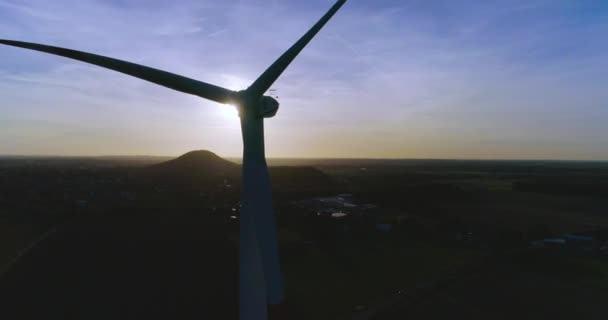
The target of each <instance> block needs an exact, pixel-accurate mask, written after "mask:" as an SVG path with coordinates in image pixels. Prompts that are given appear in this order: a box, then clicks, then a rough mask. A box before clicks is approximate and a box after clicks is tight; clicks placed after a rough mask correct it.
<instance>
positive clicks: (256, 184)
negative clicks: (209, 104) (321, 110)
mask: <svg viewBox="0 0 608 320" xmlns="http://www.w3.org/2000/svg"><path fill="white" fill-rule="evenodd" d="M345 2H346V0H339V1H337V2H336V4H334V5H333V7H332V8H331V9H330V10H329V11H328V12H327V13H326V14H325V15H324V16H323V17H322V18H321V20H319V21H318V22H317V23H316V24H315V25H314V26H313V27H312V28H311V29H310V30H309V31H308V32H307V33H306V34H305V35H304V36H303V37H302V38H300V40H298V42H296V43H295V44H294V45H293V46H292V47H291V48H289V50H287V51H286V52H285V53H284V54H283V55H282V56H281V57H279V59H277V61H275V62H274V63H273V64H272V65H271V66H270V67H269V68H268V69H267V70H266V71H264V73H263V74H262V75H261V76H260V77H259V78H258V79H257V80H256V81H255V82H254V83H253V84H251V86H250V87H249V88H247V89H246V90H243V91H238V92H235V91H232V90H228V89H226V88H222V87H219V86H215V85H212V84H208V83H204V82H201V81H197V80H193V79H190V78H186V77H182V76H180V75H176V74H173V73H169V72H165V71H161V70H157V69H153V68H149V67H145V66H142V65H138V64H134V63H130V62H126V61H121V60H117V59H113V58H109V57H104V56H100V55H96V54H91V53H86V52H81V51H75V50H70V49H65V48H59V47H53V46H47V45H42V44H36V43H28V42H21V41H12V40H2V39H0V44H5V45H9V46H15V47H20V48H25V49H31V50H36V51H41V52H46V53H50V54H54V55H58V56H63V57H66V58H70V59H75V60H79V61H82V62H86V63H90V64H94V65H97V66H100V67H103V68H107V69H111V70H114V71H118V72H121V73H124V74H127V75H130V76H133V77H136V78H139V79H143V80H146V81H149V82H153V83H155V84H158V85H161V86H164V87H167V88H170V89H173V90H177V91H181V92H184V93H188V94H193V95H196V96H199V97H202V98H205V99H209V100H213V101H216V102H219V103H223V104H234V105H235V106H237V108H238V109H239V116H240V119H241V130H242V135H243V188H242V194H241V204H242V206H241V222H240V240H239V241H240V243H239V247H240V249H239V260H240V262H239V263H240V267H239V289H240V290H239V317H240V319H243V320H245V319H247V320H249V319H255V320H258V319H267V317H268V310H267V308H268V304H271V305H277V304H280V303H281V302H282V301H283V299H284V297H283V285H282V281H281V272H280V265H279V254H278V245H277V232H276V226H275V221H274V215H273V212H272V194H271V185H270V178H269V176H268V167H267V165H266V157H265V153H264V118H271V117H273V116H274V115H275V114H276V113H277V111H278V109H279V103H278V101H276V100H275V99H274V98H272V97H270V96H265V95H264V94H265V93H266V91H268V89H269V88H270V86H272V84H273V83H274V82H275V81H276V80H277V79H278V78H279V76H280V75H281V74H282V73H283V71H285V69H286V68H287V67H288V66H289V64H290V63H291V62H292V61H293V60H294V59H295V57H296V56H297V55H298V54H299V53H300V52H301V51H302V49H304V47H305V46H306V45H307V44H308V43H309V42H310V41H311V40H312V39H313V37H314V36H315V35H316V34H317V33H318V32H319V30H321V28H323V26H324V25H325V24H326V23H327V22H328V21H329V20H330V19H331V18H332V17H333V15H334V14H335V13H336V12H337V11H338V10H339V9H340V8H341V7H342V5H344V3H345Z"/></svg>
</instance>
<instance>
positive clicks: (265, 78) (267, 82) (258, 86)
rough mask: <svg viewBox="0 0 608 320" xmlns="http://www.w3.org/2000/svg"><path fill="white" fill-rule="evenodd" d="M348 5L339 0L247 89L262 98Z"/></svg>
mask: <svg viewBox="0 0 608 320" xmlns="http://www.w3.org/2000/svg"><path fill="white" fill-rule="evenodd" d="M344 3H346V0H339V1H338V2H336V4H334V5H333V7H331V9H329V11H328V12H327V13H326V14H325V15H324V16H323V17H322V18H321V20H319V21H318V22H317V23H316V24H315V25H314V26H313V27H312V28H311V29H310V30H309V31H308V32H307V33H306V34H305V35H304V36H302V38H300V40H298V42H296V43H295V44H294V45H293V46H292V47H291V48H289V50H287V51H286V52H285V53H284V54H283V55H282V56H281V57H279V59H277V61H275V62H274V63H273V64H272V65H271V66H270V67H269V68H268V69H266V71H264V73H263V74H262V75H261V76H260V77H259V78H258V79H257V80H255V82H254V83H253V84H252V85H251V86H250V87H249V88H248V89H247V91H248V92H250V93H251V94H253V95H257V96H262V95H263V94H264V93H265V92H266V91H268V89H270V86H272V84H273V83H274V82H275V81H276V80H277V79H278V78H279V76H281V74H282V73H283V71H285V69H287V67H288V66H289V64H291V62H292V61H293V60H294V59H295V58H296V57H297V56H298V54H300V52H301V51H302V49H304V47H306V45H307V44H308V43H309V42H310V41H311V40H312V39H313V38H314V37H315V35H317V33H318V32H319V31H320V30H321V29H322V28H323V26H325V24H326V23H327V22H328V21H329V19H331V18H332V17H333V16H334V14H336V12H338V10H339V9H340V8H341V7H342V5H344Z"/></svg>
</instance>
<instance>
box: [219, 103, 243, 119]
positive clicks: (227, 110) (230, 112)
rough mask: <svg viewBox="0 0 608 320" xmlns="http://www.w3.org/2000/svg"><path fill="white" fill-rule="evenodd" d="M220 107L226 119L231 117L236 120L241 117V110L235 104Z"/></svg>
mask: <svg viewBox="0 0 608 320" xmlns="http://www.w3.org/2000/svg"><path fill="white" fill-rule="evenodd" d="M219 107H220V113H221V114H222V117H224V118H226V119H231V120H235V119H238V118H239V111H238V109H237V108H236V107H235V106H233V105H224V106H219Z"/></svg>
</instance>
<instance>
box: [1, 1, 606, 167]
mask: <svg viewBox="0 0 608 320" xmlns="http://www.w3.org/2000/svg"><path fill="white" fill-rule="evenodd" d="M333 2H334V1H333V0H310V1H306V2H305V3H303V2H302V1H285V0H284V1H281V0H274V1H261V0H254V1H237V0H230V1H207V0H202V1H199V0H196V1H195V0H187V1H174V2H162V1H157V0H155V1H146V2H143V1H126V0H112V1H69V0H60V1H59V0H58V1H44V0H24V1H13V0H0V38H5V39H16V40H22V41H30V42H38V43H44V44H49V45H57V46H63V47H68V48H72V49H76V50H82V51H87V52H93V53H97V54H102V55H107V56H111V57H115V58H118V59H123V60H127V61H131V62H135V63H140V64H143V65H147V66H151V67H155V68H159V69H162V70H166V71H169V72H174V73H178V74H182V75H184V76H188V77H192V78H194V79H198V80H201V81H205V82H209V83H213V84H217V85H222V86H226V87H228V88H230V89H235V90H240V89H245V88H246V87H247V86H248V85H249V84H250V83H251V82H252V81H253V80H254V79H255V78H256V77H257V76H258V75H259V74H260V73H261V72H262V71H263V70H264V69H265V68H266V67H267V66H268V65H270V64H271V63H272V62H273V61H274V60H275V59H276V58H277V57H278V56H279V55H280V54H281V53H283V51H284V50H285V49H287V48H288V47H289V46H290V45H291V44H292V43H293V42H294V41H296V40H297V39H298V38H299V37H300V36H301V35H302V34H303V33H304V32H305V31H306V30H307V29H308V28H309V27H310V26H311V25H312V24H313V23H314V22H316V21H317V20H318V18H319V17H320V16H321V15H322V14H323V13H324V12H325V10H327V9H328V8H329V6H330V5H331V4H332V3H333ZM607 18H608V2H602V1H585V2H582V1H566V0H556V1H550V0H538V1H507V0H505V1H486V2H483V3H479V2H476V1H462V2H459V3H456V2H453V1H401V0H381V1H373V2H372V1H361V0H349V1H348V3H347V4H346V5H345V7H344V8H343V10H342V11H341V13H340V15H338V16H336V17H335V18H334V19H333V20H332V21H330V22H329V24H328V25H327V27H326V28H325V29H324V30H323V31H321V33H320V34H319V36H318V37H317V38H316V39H314V40H313V42H312V43H311V44H310V46H309V47H307V48H306V49H305V50H304V51H303V52H302V54H301V56H300V57H298V59H296V61H295V62H294V63H293V64H292V66H291V67H290V68H289V69H288V70H287V71H286V72H285V74H284V75H283V76H282V77H281V78H280V79H279V80H278V82H277V83H276V84H275V86H274V88H276V89H277V90H278V93H277V94H278V95H279V96H280V99H279V101H280V102H281V109H280V110H279V113H278V115H277V117H275V118H273V119H270V120H269V121H266V127H267V136H266V139H267V143H266V145H267V154H268V156H269V157H270V158H281V157H289V158H455V159H569V160H606V159H608V126H606V125H605V124H606V123H608V108H606V107H607V106H606V103H607V102H608V91H607V90H606V89H605V84H606V83H608V59H607V58H608V42H606V41H605V38H606V34H608V19H607ZM0 96H1V97H2V99H1V102H0V155H23V154H25V155H85V156H86V155H95V156H99V155H161V156H176V155H180V154H182V153H184V152H187V151H189V150H198V149H207V150H211V151H213V152H216V153H218V154H219V155H222V156H224V157H240V154H241V133H240V129H239V122H238V118H237V116H236V114H235V113H234V112H233V111H232V110H231V109H230V108H231V107H229V106H224V105H219V104H216V103H213V102H209V101H206V100H203V99H200V98H197V97H194V96H188V95H184V94H182V93H179V92H174V91H171V90H168V89H166V88H162V87H159V86H156V85H153V84H150V83H147V82H144V81H141V80H138V79H132V78H130V77H128V76H125V75H122V74H119V73H116V72H112V71H107V70H103V69H100V68H97V67H95V66H91V65H87V64H83V63H79V62H75V61H70V60H68V59H63V58H59V57H55V56H50V55H46V54H42V53H38V52H31V51H27V50H22V49H16V48H10V47H5V46H1V47H0Z"/></svg>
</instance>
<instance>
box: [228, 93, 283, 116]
mask: <svg viewBox="0 0 608 320" xmlns="http://www.w3.org/2000/svg"><path fill="white" fill-rule="evenodd" d="M237 97H238V98H237V100H236V101H235V104H236V105H237V108H238V109H239V115H241V116H242V115H243V114H245V113H249V112H252V113H253V114H255V115H256V116H257V117H260V118H272V117H274V116H275V115H276V114H277V112H278V111H279V105H280V104H279V102H278V101H277V100H276V99H275V98H273V97H270V96H262V97H260V98H255V97H252V96H251V95H249V94H248V93H247V91H245V90H243V91H239V92H238V93H237Z"/></svg>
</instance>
